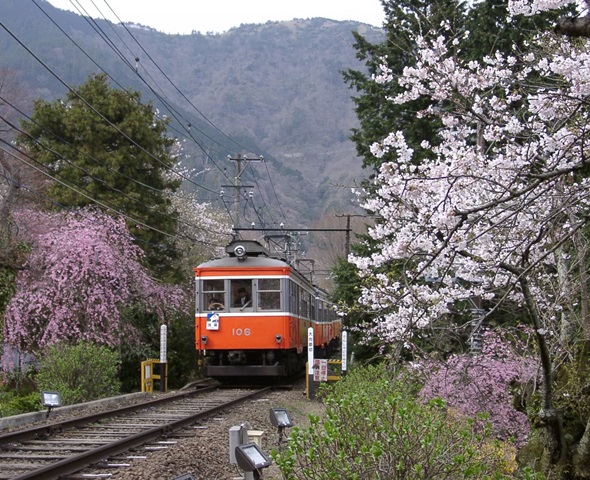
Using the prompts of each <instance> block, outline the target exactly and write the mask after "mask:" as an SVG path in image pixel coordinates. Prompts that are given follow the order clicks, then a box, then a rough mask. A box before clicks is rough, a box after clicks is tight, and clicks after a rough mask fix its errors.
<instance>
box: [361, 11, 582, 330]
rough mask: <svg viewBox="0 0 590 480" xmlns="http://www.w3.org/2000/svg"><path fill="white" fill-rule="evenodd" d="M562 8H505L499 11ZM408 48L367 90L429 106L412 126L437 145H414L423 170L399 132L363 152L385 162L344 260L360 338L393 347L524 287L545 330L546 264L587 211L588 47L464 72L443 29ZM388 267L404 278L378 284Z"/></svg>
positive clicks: (498, 60) (535, 44)
mask: <svg viewBox="0 0 590 480" xmlns="http://www.w3.org/2000/svg"><path fill="white" fill-rule="evenodd" d="M567 3H570V2H566V1H563V0H562V1H555V0H554V1H548V0H546V1H540V0H539V1H524V0H523V1H513V2H511V12H512V13H513V14H519V13H522V14H534V13H535V12H538V11H542V10H547V9H551V8H557V7H560V6H563V5H565V4H567ZM415 42H416V45H417V46H418V47H419V48H418V58H417V59H416V60H417V61H416V63H415V66H412V67H406V68H405V69H404V71H403V74H402V75H401V76H400V77H399V78H396V77H394V75H393V73H392V70H391V69H390V68H389V67H388V66H387V58H384V59H383V64H382V66H381V70H382V74H381V75H380V76H377V77H375V81H376V82H380V83H387V82H398V83H399V85H400V86H402V87H403V88H404V92H403V93H402V94H400V95H398V96H397V97H395V98H390V99H388V101H392V102H396V103H398V104H402V105H403V104H405V103H407V102H409V101H412V100H415V99H418V98H428V99H430V100H431V106H430V107H429V108H428V109H426V110H425V111H422V112H419V115H424V116H429V117H433V118H434V117H436V118H438V119H440V122H441V124H442V128H441V129H440V130H439V131H438V133H437V135H438V142H437V144H436V145H430V144H428V143H427V142H424V143H423V144H422V147H423V148H425V149H428V150H429V151H430V152H431V154H432V156H431V159H430V160H423V161H420V162H419V161H416V159H415V158H414V152H413V150H412V149H411V148H409V146H408V144H407V142H406V140H405V136H404V132H402V131H397V132H391V133H390V134H389V135H388V136H387V137H385V138H384V139H383V140H382V141H381V142H379V143H375V144H374V145H372V147H371V151H372V153H373V154H374V155H375V156H376V157H378V158H382V159H383V160H384V161H385V163H383V165H382V167H381V170H380V174H379V175H378V177H377V178H376V179H375V185H374V186H375V191H371V192H369V191H366V192H361V196H362V198H363V207H364V208H365V209H366V210H368V211H369V212H372V213H378V214H379V216H380V217H381V218H382V221H380V222H378V224H377V225H376V226H375V227H374V228H372V229H371V230H370V236H371V237H372V239H373V240H374V241H375V242H376V248H374V249H373V253H372V254H371V255H370V256H364V257H363V256H355V255H351V256H350V261H352V262H353V263H354V264H356V266H357V267H358V268H359V270H360V274H361V276H362V277H363V278H364V281H365V287H364V289H363V293H362V296H361V298H360V301H361V303H362V304H364V305H365V306H366V307H368V308H369V309H370V310H372V311H373V312H375V313H376V314H377V316H378V322H376V324H375V327H374V330H373V332H372V333H373V334H376V335H378V336H379V337H381V338H383V339H385V340H391V341H393V340H399V339H402V338H405V336H406V335H409V334H411V332H412V331H413V330H414V329H416V328H424V327H426V326H428V325H430V324H431V323H432V322H434V321H435V320H437V319H438V318H440V316H441V315H444V314H445V313H446V312H448V310H449V307H450V306H451V305H453V304H455V303H456V302H457V301H458V300H465V299H467V298H469V297H473V296H476V295H477V296H480V297H482V298H484V299H491V298H496V299H498V296H502V295H504V296H506V295H508V296H510V297H511V298H512V299H514V300H522V299H521V292H520V290H519V281H520V280H521V279H522V278H523V276H526V278H527V279H528V280H529V281H530V283H531V289H532V291H533V292H534V295H535V301H536V302H537V304H538V305H539V308H540V309H541V311H543V312H544V314H545V315H546V319H547V321H550V320H551V319H553V318H555V316H556V315H557V314H558V312H559V309H560V308H561V307H560V305H559V301H558V293H556V292H558V290H559V289H558V288H556V287H555V286H554V285H555V282H556V280H555V271H556V270H557V268H558V259H557V256H558V255H559V254H560V252H561V247H563V245H564V244H565V242H567V241H568V240H569V239H571V237H572V236H573V235H574V234H575V233H576V232H577V231H578V230H579V229H580V228H581V225H582V223H583V218H582V217H583V216H584V215H586V214H587V212H588V202H589V195H588V192H589V189H588V180H587V179H586V178H584V175H583V174H582V173H581V172H580V170H581V169H582V168H583V167H584V166H585V165H586V162H587V160H586V159H588V158H589V155H590V150H589V140H590V131H589V127H590V122H589V118H588V106H587V98H588V95H589V93H590V70H589V69H590V54H589V53H588V52H590V48H589V47H590V42H588V41H580V40H579V39H577V40H576V42H575V43H574V42H571V41H570V40H569V39H568V38H566V37H556V36H554V35H553V34H545V35H539V36H538V37H537V38H535V39H534V40H533V41H531V42H530V44H529V48H528V51H526V52H519V53H518V54H517V53H514V54H513V55H505V54H502V53H499V52H498V53H496V54H495V55H491V56H487V57H484V58H481V59H480V60H479V61H469V62H467V61H464V60H462V59H461V54H460V50H458V48H460V41H459V42H458V41H457V36H453V34H452V32H447V33H445V35H440V36H438V37H436V38H434V39H430V40H427V39H426V38H425V37H421V36H417V37H416V39H415ZM457 52H459V53H457ZM393 264H395V265H402V267H403V270H404V275H402V278H396V279H392V277H391V274H386V273H382V272H384V271H387V266H388V265H393ZM499 292H501V293H499Z"/></svg>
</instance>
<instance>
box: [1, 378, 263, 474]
mask: <svg viewBox="0 0 590 480" xmlns="http://www.w3.org/2000/svg"><path fill="white" fill-rule="evenodd" d="M272 388H273V387H266V388H262V389H260V390H257V391H255V392H252V393H249V394H247V395H244V396H242V397H239V398H236V399H233V400H231V401H229V402H226V403H223V404H220V405H217V406H215V407H212V408H209V409H207V410H204V411H201V412H198V413H195V414H192V415H189V416H186V417H184V418H181V419H179V420H175V421H172V422H170V423H168V424H165V425H160V426H157V427H152V428H150V429H148V430H146V431H144V432H140V433H137V434H134V435H131V436H129V437H127V438H124V439H122V440H118V441H115V442H112V443H110V444H108V445H103V446H101V447H98V448H95V449H92V450H89V451H87V452H84V453H81V454H80V455H74V456H72V457H69V458H66V459H64V460H61V461H59V462H56V463H54V464H51V465H47V466H45V467H42V468H39V469H37V470H33V471H31V472H27V473H24V474H21V475H18V476H15V477H12V480H28V479H36V480H57V479H59V478H60V477H62V476H64V475H69V474H72V473H75V472H78V471H80V470H82V469H83V468H86V467H89V466H91V465H93V464H95V463H97V462H99V461H100V460H103V459H105V458H108V457H111V456H115V455H118V454H120V453H123V452H125V451H127V450H130V449H132V448H135V447H137V446H140V445H143V444H145V443H148V442H150V441H152V440H154V439H157V438H160V437H162V436H165V435H168V434H170V433H171V432H174V431H176V430H179V429H182V428H184V427H186V426H188V425H191V424H193V423H195V422H196V421H197V420H199V419H201V418H204V417H207V416H210V415H212V414H214V413H217V412H218V411H220V410H223V409H226V408H228V407H231V406H233V405H236V404H238V403H241V402H243V401H245V400H248V399H250V398H254V397H256V396H258V395H261V394H262V393H265V392H268V391H269V390H272ZM200 392H202V390H201V391H200ZM194 393H195V392H188V394H189V395H191V394H193V395H194ZM180 396H182V395H180ZM184 396H186V395H184ZM177 398H178V397H177ZM153 403H162V402H160V401H154V402H149V404H150V405H153ZM140 408H145V404H143V406H142V407H140ZM125 410H127V409H125ZM115 411H116V410H115ZM106 413H107V412H105V414H104V415H103V414H99V416H100V417H101V418H104V417H105V416H107V415H106ZM112 416H113V414H112V413H111V417H112ZM91 417H93V416H91ZM64 423H68V424H70V423H71V424H73V425H76V423H77V424H80V422H79V421H77V420H73V421H71V422H64ZM16 433H18V432H16Z"/></svg>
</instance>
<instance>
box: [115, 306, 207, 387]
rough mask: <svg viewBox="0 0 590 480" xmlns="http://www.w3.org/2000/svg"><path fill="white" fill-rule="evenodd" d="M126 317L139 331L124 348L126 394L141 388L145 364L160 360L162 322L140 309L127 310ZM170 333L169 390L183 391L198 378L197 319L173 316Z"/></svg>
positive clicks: (122, 347)
mask: <svg viewBox="0 0 590 480" xmlns="http://www.w3.org/2000/svg"><path fill="white" fill-rule="evenodd" d="M124 317H125V322H126V323H127V324H128V325H129V327H130V328H131V330H133V331H134V332H136V333H135V337H136V338H134V339H133V341H128V342H124V343H123V344H122V346H121V360H122V363H121V372H120V375H119V378H120V380H121V389H122V391H124V392H133V391H137V390H138V389H139V388H140V382H141V370H140V366H141V362H143V361H145V360H148V359H150V358H155V359H159V358H160V326H161V323H160V322H159V320H158V319H157V318H156V317H155V316H154V315H150V314H149V313H146V312H145V311H143V310H142V309H140V308H130V309H126V310H125V312H124ZM167 333H168V339H167V359H166V360H167V361H168V388H179V387H182V386H183V385H186V383H187V382H188V381H190V380H191V379H193V378H195V376H196V367H197V351H196V349H195V325H194V319H193V318H192V317H189V316H188V315H182V314H179V315H175V316H173V317H172V318H171V319H170V321H169V323H168V329H167ZM156 368H158V367H156ZM156 373H159V372H156Z"/></svg>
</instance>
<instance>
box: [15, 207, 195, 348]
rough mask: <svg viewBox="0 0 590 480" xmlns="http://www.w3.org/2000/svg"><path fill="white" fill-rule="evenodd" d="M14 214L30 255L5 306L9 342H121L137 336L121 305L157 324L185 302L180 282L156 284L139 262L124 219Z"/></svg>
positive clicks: (88, 211) (92, 213)
mask: <svg viewBox="0 0 590 480" xmlns="http://www.w3.org/2000/svg"><path fill="white" fill-rule="evenodd" d="M15 217H16V220H17V222H18V224H19V227H20V229H21V232H22V235H23V236H24V237H25V238H26V239H27V240H28V241H29V242H30V245H31V253H30V256H29V259H28V261H27V264H26V265H25V268H24V269H23V270H21V271H20V272H19V275H18V278H17V285H16V293H15V295H14V296H13V298H12V300H11V301H10V303H9V304H8V306H7V309H6V315H5V321H4V338H5V341H6V342H7V343H8V344H9V345H13V346H16V347H18V348H20V349H22V350H24V351H26V352H31V353H34V352H37V351H39V350H40V349H43V348H45V347H47V346H49V345H52V344H55V343H57V342H59V341H67V342H72V343H74V342H77V341H80V340H84V341H88V342H93V343H98V344H103V345H108V346H119V345H120V344H121V343H122V342H132V341H133V339H134V338H135V337H134V335H135V333H134V332H133V331H131V330H129V328H130V327H127V326H126V325H124V324H123V322H122V316H121V311H122V309H123V308H124V307H127V306H130V305H138V306H141V307H142V308H143V309H145V311H146V312H152V313H154V314H155V315H157V317H158V318H159V319H160V320H161V321H162V322H166V319H167V316H168V315H169V314H170V313H171V312H174V311H178V310H179V309H182V308H185V307H186V301H187V298H186V295H185V294H184V293H183V292H182V290H181V289H180V288H177V287H172V286H165V285H161V284H159V283H158V282H156V281H155V280H154V279H153V278H151V277H150V275H149V273H148V271H147V270H146V269H145V268H144V267H143V266H142V265H141V258H142V251H141V249H140V248H138V247H137V246H136V245H135V244H134V243H133V239H132V237H131V235H130V234H129V231H128V230H127V227H126V225H125V222H124V220H123V219H121V218H113V217H111V216H109V215H106V214H103V213H101V212H99V211H98V210H95V209H92V208H84V209H80V210H77V211H75V212H59V213H45V212H39V211H33V210H27V211H20V212H18V213H16V214H15Z"/></svg>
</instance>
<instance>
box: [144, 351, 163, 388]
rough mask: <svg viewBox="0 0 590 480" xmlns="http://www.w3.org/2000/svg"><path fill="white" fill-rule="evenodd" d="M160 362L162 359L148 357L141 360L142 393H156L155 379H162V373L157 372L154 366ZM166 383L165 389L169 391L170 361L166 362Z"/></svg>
mask: <svg viewBox="0 0 590 480" xmlns="http://www.w3.org/2000/svg"><path fill="white" fill-rule="evenodd" d="M156 364H158V365H159V364H160V360H158V359H155V358H148V359H147V360H146V361H144V362H141V391H142V393H145V392H147V393H154V380H160V377H161V375H160V374H156V373H154V372H155V368H154V366H155V365H156ZM165 382H166V385H164V391H165V392H167V391H168V363H166V379H165Z"/></svg>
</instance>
